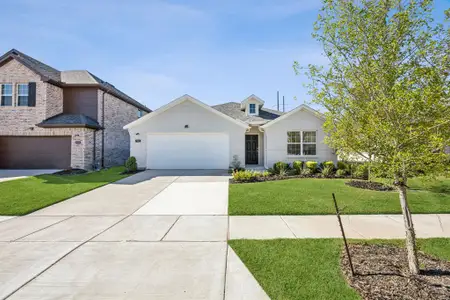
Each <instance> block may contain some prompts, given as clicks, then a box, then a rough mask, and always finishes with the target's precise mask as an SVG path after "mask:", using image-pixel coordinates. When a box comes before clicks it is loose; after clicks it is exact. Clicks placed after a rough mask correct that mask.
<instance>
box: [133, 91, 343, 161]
mask: <svg viewBox="0 0 450 300" xmlns="http://www.w3.org/2000/svg"><path fill="white" fill-rule="evenodd" d="M323 122H324V119H323V115H321V114H320V113H319V112H318V111H316V110H314V109H312V108H310V107H309V106H307V105H304V104H302V105H300V106H298V107H297V108H295V109H293V110H291V111H289V112H286V113H283V112H280V111H277V110H272V109H268V108H265V107H264V101H263V100H261V99H260V98H258V97H257V96H255V95H251V96H250V97H248V98H246V99H245V100H243V101H242V102H240V103H236V102H229V103H225V104H221V105H215V106H209V105H207V104H205V103H203V102H201V101H199V100H197V99H195V98H193V97H191V96H189V95H184V96H182V97H180V98H177V99H175V100H174V101H172V102H170V103H168V104H166V105H164V106H162V107H161V108H159V109H157V110H155V111H153V112H151V113H149V114H147V115H145V116H143V117H142V118H140V119H137V120H136V121H134V122H131V123H130V124H128V125H126V126H125V127H124V129H127V130H128V131H129V134H130V139H131V141H130V147H131V149H130V155H131V156H134V157H136V159H137V163H138V167H139V168H146V169H228V168H229V166H230V164H231V162H232V161H233V158H234V157H235V156H237V157H238V159H239V161H240V162H241V165H243V166H244V165H245V166H246V167H252V166H253V167H256V166H260V167H265V168H269V167H272V166H273V164H274V163H275V162H277V161H284V162H293V161H295V160H302V161H307V160H314V161H318V162H322V161H328V160H332V161H334V162H336V161H337V157H336V154H335V152H334V150H333V149H331V148H330V147H328V146H327V145H326V144H324V142H323V140H324V137H325V133H324V131H323V128H322V125H323Z"/></svg>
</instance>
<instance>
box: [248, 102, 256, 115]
mask: <svg viewBox="0 0 450 300" xmlns="http://www.w3.org/2000/svg"><path fill="white" fill-rule="evenodd" d="M248 114H249V115H255V114H256V104H255V103H250V104H249V105H248Z"/></svg>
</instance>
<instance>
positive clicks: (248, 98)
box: [241, 94, 264, 109]
mask: <svg viewBox="0 0 450 300" xmlns="http://www.w3.org/2000/svg"><path fill="white" fill-rule="evenodd" d="M250 100H255V101H256V102H257V103H258V105H259V107H262V106H263V105H264V101H263V100H262V99H261V98H259V97H258V96H256V95H255V94H251V95H250V96H248V97H247V98H245V99H244V100H242V101H241V109H245V106H246V105H245V104H247V102H248V101H250Z"/></svg>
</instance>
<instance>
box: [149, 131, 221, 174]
mask: <svg viewBox="0 0 450 300" xmlns="http://www.w3.org/2000/svg"><path fill="white" fill-rule="evenodd" d="M229 153H230V152H229V139H228V135H227V134H221V133H217V134H207V133H196V134H149V135H148V137H147V168H148V169H228V165H229Z"/></svg>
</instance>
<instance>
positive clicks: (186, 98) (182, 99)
mask: <svg viewBox="0 0 450 300" xmlns="http://www.w3.org/2000/svg"><path fill="white" fill-rule="evenodd" d="M185 101H190V102H192V103H194V104H197V105H199V106H200V107H203V108H204V109H206V110H207V111H210V112H212V113H213V114H216V115H217V116H219V117H222V118H224V119H225V120H227V121H230V122H232V123H235V124H237V125H239V126H241V127H244V128H248V125H247V124H246V123H244V122H242V121H240V120H238V119H236V118H233V117H230V116H228V115H226V114H223V113H221V112H219V111H218V110H216V109H214V108H212V107H211V106H209V105H206V104H205V103H203V102H201V101H200V100H197V99H195V98H194V97H192V96H190V95H187V94H186V95H183V96H181V97H179V98H177V99H175V100H173V101H172V102H170V103H168V104H166V105H164V106H162V107H160V108H158V109H157V110H155V111H153V112H152V113H149V114H146V115H145V116H143V117H141V118H139V119H137V120H135V121H133V122H131V123H129V124H127V125H125V126H124V127H123V128H124V129H129V128H132V127H134V126H136V125H139V124H141V123H143V122H145V121H147V120H149V119H151V118H153V117H156V116H157V115H159V114H162V113H163V112H165V111H167V110H169V109H171V108H172V107H174V106H177V105H178V104H181V103H183V102H185Z"/></svg>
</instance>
